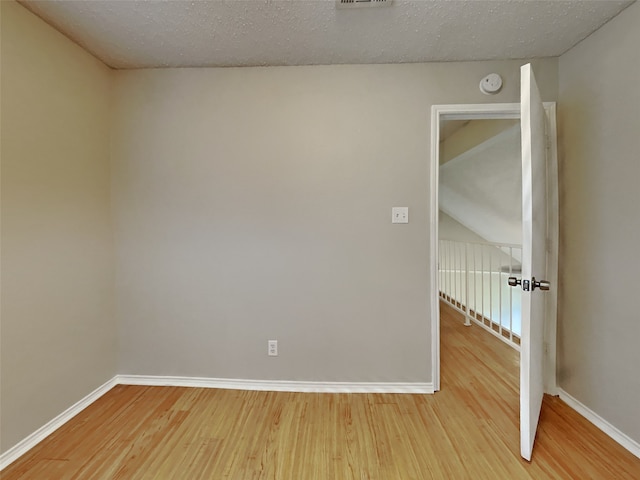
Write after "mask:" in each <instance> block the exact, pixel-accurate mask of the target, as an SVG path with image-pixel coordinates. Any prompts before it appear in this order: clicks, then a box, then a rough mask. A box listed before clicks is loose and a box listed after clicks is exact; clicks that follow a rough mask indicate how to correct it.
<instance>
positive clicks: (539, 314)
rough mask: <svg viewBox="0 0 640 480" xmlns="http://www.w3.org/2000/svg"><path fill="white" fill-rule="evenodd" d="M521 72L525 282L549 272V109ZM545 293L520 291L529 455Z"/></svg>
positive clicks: (523, 427)
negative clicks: (547, 241)
mask: <svg viewBox="0 0 640 480" xmlns="http://www.w3.org/2000/svg"><path fill="white" fill-rule="evenodd" d="M520 74H521V98H520V100H521V129H522V257H523V258H522V282H523V284H525V282H526V281H527V280H532V279H533V278H534V277H535V279H536V280H538V281H540V280H545V279H546V278H545V276H546V264H547V262H546V238H547V206H546V179H547V171H546V151H545V150H546V149H545V145H546V140H545V110H544V106H543V104H542V99H541V97H540V92H539V91H538V87H537V85H536V81H535V77H534V75H533V71H532V68H531V65H530V64H527V65H524V66H522V68H521V71H520ZM544 302H545V297H544V293H543V292H542V291H541V290H540V289H536V288H535V287H534V286H533V282H531V284H530V287H529V290H528V291H527V289H526V287H523V292H522V340H521V346H520V452H521V455H522V456H523V457H524V458H525V459H527V460H531V454H532V451H533V443H534V440H535V435H536V430H537V427H538V420H539V418H540V409H541V407H542V397H543V394H544V378H543V363H544V313H545V309H544V307H545V306H544Z"/></svg>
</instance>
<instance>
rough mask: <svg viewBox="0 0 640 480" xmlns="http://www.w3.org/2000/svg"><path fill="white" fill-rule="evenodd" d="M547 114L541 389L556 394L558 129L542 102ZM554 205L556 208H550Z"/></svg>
mask: <svg viewBox="0 0 640 480" xmlns="http://www.w3.org/2000/svg"><path fill="white" fill-rule="evenodd" d="M544 109H545V112H546V114H547V125H546V126H547V132H546V136H547V168H548V169H549V172H550V174H549V173H547V242H548V244H547V278H546V280H547V281H548V282H550V284H551V285H552V287H551V289H550V290H549V291H548V292H547V294H546V295H545V309H546V311H545V315H546V318H548V319H549V321H548V322H547V323H546V324H545V329H544V330H545V331H544V342H545V372H544V391H545V393H548V394H550V395H558V383H557V376H556V371H557V355H558V353H557V330H558V325H557V317H558V289H559V285H558V249H559V242H560V240H559V228H560V220H559V215H560V212H559V208H560V204H559V201H558V176H559V174H560V172H559V171H558V131H557V127H556V104H555V102H545V103H544ZM549 205H551V206H553V205H555V208H549Z"/></svg>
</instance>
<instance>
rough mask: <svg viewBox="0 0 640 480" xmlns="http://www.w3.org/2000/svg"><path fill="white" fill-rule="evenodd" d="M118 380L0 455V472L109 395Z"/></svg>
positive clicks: (104, 386)
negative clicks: (101, 398) (105, 395)
mask: <svg viewBox="0 0 640 480" xmlns="http://www.w3.org/2000/svg"><path fill="white" fill-rule="evenodd" d="M116 378H117V377H114V378H112V379H111V380H109V381H108V382H106V383H104V384H103V385H101V386H100V387H98V388H96V389H95V390H94V391H93V392H91V393H90V394H89V395H87V396H86V397H84V398H83V399H81V400H80V401H78V402H76V403H75V404H73V405H72V406H70V407H69V408H67V409H66V410H65V411H64V412H62V413H61V414H60V415H58V416H57V417H55V418H54V419H52V420H50V421H49V422H47V423H45V424H44V425H43V426H42V427H40V428H39V429H38V430H36V431H35V432H33V433H32V434H31V435H29V436H27V437H26V438H24V439H23V440H22V441H20V442H18V443H17V444H15V445H14V446H13V447H11V448H10V449H9V450H7V451H6V452H4V453H3V454H2V455H0V471H2V470H4V468H5V467H7V466H8V465H9V464H11V463H13V462H14V461H16V460H17V459H18V458H19V457H21V456H22V455H24V454H25V453H27V452H28V451H29V450H31V449H32V448H33V447H35V446H36V445H37V444H38V443H40V442H41V441H42V440H44V439H45V438H46V437H48V436H49V435H51V434H52V433H53V432H55V431H56V430H57V429H58V428H60V427H61V426H62V425H64V424H65V423H67V422H68V421H69V420H71V419H72V418H73V417H75V416H76V415H77V414H78V413H80V412H81V411H82V410H84V409H85V408H87V407H88V406H89V405H91V404H92V403H93V402H95V401H96V400H98V399H99V398H100V397H101V396H103V395H104V394H105V393H107V392H108V391H109V390H111V389H112V388H113V387H115V386H116V385H117V384H118V382H117V380H116Z"/></svg>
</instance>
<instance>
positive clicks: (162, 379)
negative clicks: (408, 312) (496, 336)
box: [117, 375, 434, 394]
mask: <svg viewBox="0 0 640 480" xmlns="http://www.w3.org/2000/svg"><path fill="white" fill-rule="evenodd" d="M117 381H118V383H119V384H122V385H149V386H171V387H198V388H221V389H229V390H255V391H268V392H314V393H427V394H429V393H433V392H434V390H433V384H431V383H417V382H416V383H413V382H406V383H401V382H305V381H289V380H241V379H234V378H201V377H167V376H147V375H118V376H117Z"/></svg>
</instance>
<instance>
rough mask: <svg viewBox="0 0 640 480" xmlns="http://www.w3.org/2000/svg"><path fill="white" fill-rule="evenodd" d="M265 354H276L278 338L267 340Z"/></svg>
mask: <svg viewBox="0 0 640 480" xmlns="http://www.w3.org/2000/svg"><path fill="white" fill-rule="evenodd" d="M267 354H268V355H269V356H270V357H277V356H278V340H269V341H268V342H267Z"/></svg>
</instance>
